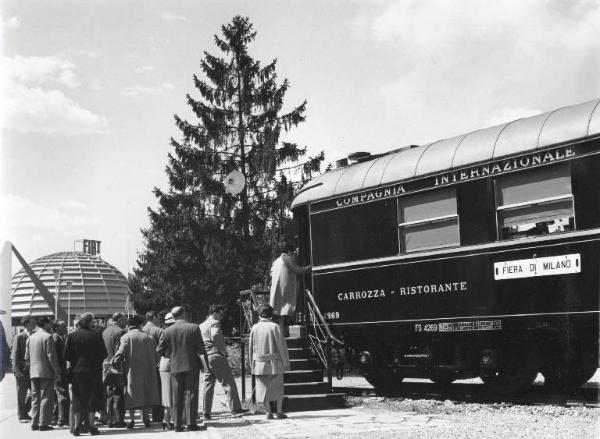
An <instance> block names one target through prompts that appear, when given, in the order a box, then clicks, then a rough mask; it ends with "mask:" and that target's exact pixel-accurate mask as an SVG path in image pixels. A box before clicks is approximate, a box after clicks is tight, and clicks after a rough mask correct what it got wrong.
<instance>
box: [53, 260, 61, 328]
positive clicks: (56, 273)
mask: <svg viewBox="0 0 600 439" xmlns="http://www.w3.org/2000/svg"><path fill="white" fill-rule="evenodd" d="M52 274H53V275H54V318H55V319H58V296H59V290H58V286H59V283H60V269H58V268H55V269H54V270H52Z"/></svg>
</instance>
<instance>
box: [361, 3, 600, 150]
mask: <svg viewBox="0 0 600 439" xmlns="http://www.w3.org/2000/svg"><path fill="white" fill-rule="evenodd" d="M354 25H355V26H354V31H355V33H356V35H357V36H358V37H359V38H366V39H367V40H368V41H369V42H370V44H372V45H373V47H374V50H376V51H377V53H379V54H381V56H385V58H386V59H387V60H388V61H387V71H388V72H389V74H388V75H387V76H385V77H384V75H382V76H381V77H382V79H381V80H379V79H377V80H375V81H373V85H372V88H374V89H376V91H377V92H378V93H377V94H376V95H377V96H376V99H380V100H381V101H384V102H385V104H383V105H385V106H386V107H387V106H389V105H390V104H391V106H392V111H389V112H387V113H386V114H385V115H384V118H385V119H387V123H388V124H390V125H391V124H396V125H397V124H398V123H399V122H400V123H402V124H403V126H404V127H405V128H408V129H410V131H411V132H412V135H416V136H417V137H418V138H419V140H418V142H420V141H421V140H422V141H432V140H436V139H437V138H439V137H437V136H439V134H436V133H433V134H432V130H436V131H437V132H439V133H444V134H443V135H444V136H451V135H455V134H462V133H465V132H468V131H471V130H474V129H477V128H483V127H485V126H488V124H489V123H490V122H494V123H500V122H508V121H510V120H513V119H515V118H519V117H522V116H523V115H531V114H530V111H536V112H538V110H537V109H538V108H539V112H543V111H547V110H552V109H554V108H557V107H559V106H562V105H570V104H575V103H578V102H582V101H585V100H589V99H591V98H592V97H595V96H597V95H598V94H600V81H598V74H599V73H600V62H599V61H598V56H597V54H598V50H599V49H600V39H599V38H598V37H597V29H599V28H600V4H599V3H597V2H594V1H591V0H589V1H588V0H579V1H573V2H562V1H559V0H530V1H527V2H521V1H516V0H515V1H510V0H498V1H495V2H481V1H479V0H460V1H456V2H452V4H449V3H448V2H447V1H446V0H431V1H427V2H422V1H407V2H374V3H371V4H370V9H369V11H368V12H367V13H363V14H361V15H360V16H358V15H357V17H356V19H355V22H354ZM533 109H536V110H533ZM501 117H506V118H507V119H505V120H501V119H500V118H501ZM432 122H434V123H432ZM405 131H406V130H405Z"/></svg>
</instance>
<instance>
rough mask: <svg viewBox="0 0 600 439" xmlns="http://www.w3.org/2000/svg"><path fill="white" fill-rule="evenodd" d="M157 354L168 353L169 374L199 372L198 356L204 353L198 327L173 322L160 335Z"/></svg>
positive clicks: (164, 354)
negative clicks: (169, 362)
mask: <svg viewBox="0 0 600 439" xmlns="http://www.w3.org/2000/svg"><path fill="white" fill-rule="evenodd" d="M157 351H158V353H160V354H161V355H163V356H166V353H167V352H168V353H170V358H171V373H180V372H189V371H196V370H200V358H199V355H203V354H204V353H205V350H204V342H203V341H202V334H201V333H200V328H199V327H198V325H196V324H193V323H187V322H183V321H178V322H175V323H174V324H173V325H172V326H170V327H168V328H167V329H165V330H164V331H163V333H162V337H161V340H160V344H159V346H158V348H157Z"/></svg>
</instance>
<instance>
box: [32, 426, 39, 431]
mask: <svg viewBox="0 0 600 439" xmlns="http://www.w3.org/2000/svg"><path fill="white" fill-rule="evenodd" d="M31 429H32V430H33V431H37V430H39V429H40V426H39V425H32V426H31Z"/></svg>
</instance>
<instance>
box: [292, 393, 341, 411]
mask: <svg viewBox="0 0 600 439" xmlns="http://www.w3.org/2000/svg"><path fill="white" fill-rule="evenodd" d="M344 396H345V393H320V394H317V395H290V396H286V397H285V398H284V399H283V411H286V412H300V411H310V410H327V409H331V408H336V407H337V408H341V407H345V406H346V404H345V399H344Z"/></svg>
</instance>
